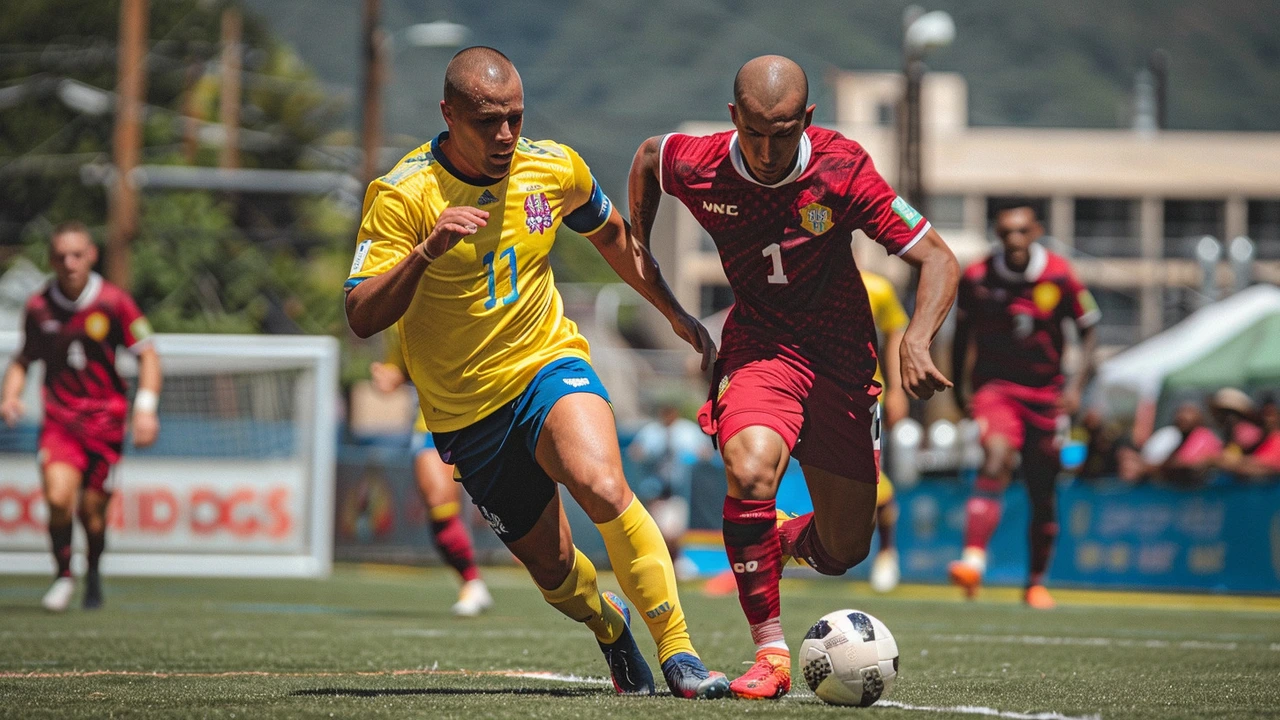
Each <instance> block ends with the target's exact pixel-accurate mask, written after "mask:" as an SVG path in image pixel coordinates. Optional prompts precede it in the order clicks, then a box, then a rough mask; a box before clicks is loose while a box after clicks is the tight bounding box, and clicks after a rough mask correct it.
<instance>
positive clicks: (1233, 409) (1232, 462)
mask: <svg viewBox="0 0 1280 720" xmlns="http://www.w3.org/2000/svg"><path fill="white" fill-rule="evenodd" d="M1210 408H1211V410H1212V411H1213V414H1214V418H1215V419H1217V420H1218V422H1219V423H1220V424H1221V425H1222V427H1223V430H1224V432H1225V435H1226V438H1227V446H1226V448H1225V449H1224V450H1223V451H1222V453H1221V455H1219V457H1218V458H1217V459H1216V461H1215V463H1214V464H1215V465H1216V466H1217V467H1218V468H1219V469H1221V470H1224V471H1226V472H1229V473H1231V474H1233V475H1236V476H1238V477H1241V478H1265V477H1270V476H1280V422H1278V418H1277V412H1276V407H1275V401H1274V399H1270V398H1269V399H1268V401H1267V403H1266V404H1265V406H1264V412H1262V413H1259V412H1258V410H1257V408H1256V406H1255V405H1254V403H1253V400H1251V399H1250V398H1249V396H1248V395H1246V394H1244V393H1243V392H1241V391H1240V390H1237V389H1235V388H1223V389H1221V390H1219V391H1218V392H1216V393H1214V395H1213V400H1212V401H1211V402H1210ZM1260 417H1261V419H1260Z"/></svg>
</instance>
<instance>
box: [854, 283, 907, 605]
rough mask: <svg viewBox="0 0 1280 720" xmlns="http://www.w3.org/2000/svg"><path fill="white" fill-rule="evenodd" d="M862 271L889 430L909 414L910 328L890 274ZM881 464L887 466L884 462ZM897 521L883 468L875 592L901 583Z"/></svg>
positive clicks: (873, 567)
mask: <svg viewBox="0 0 1280 720" xmlns="http://www.w3.org/2000/svg"><path fill="white" fill-rule="evenodd" d="M861 272H862V284H863V285H865V286H866V288H867V299H868V300H869V301H870V302H871V315H872V317H873V318H875V321H876V331H877V334H878V335H879V341H880V355H879V356H880V361H881V362H880V366H878V367H876V375H875V380H876V382H878V383H880V384H881V385H883V386H884V389H885V391H884V392H883V393H881V394H880V403H881V405H883V407H884V420H885V430H886V431H888V430H891V429H893V426H894V424H895V423H897V422H898V421H899V420H901V419H902V418H904V417H906V416H907V412H908V410H909V409H910V406H909V404H908V401H907V393H906V391H904V390H903V389H902V380H901V378H902V372H901V366H900V361H901V356H900V355H899V354H898V352H899V351H898V348H899V346H900V345H902V335H903V333H904V332H905V331H906V329H907V322H908V318H907V312H906V311H905V310H903V309H902V303H901V302H899V301H898V294H897V293H896V292H894V289H893V283H891V282H889V279H888V278H886V277H884V276H883V275H877V274H875V273H873V272H867V271H866V270H862V271H861ZM882 452H883V451H882ZM881 467H884V464H883V462H882V463H881ZM897 524H898V502H897V501H896V500H894V497H893V483H891V482H890V481H889V476H887V475H885V474H884V471H883V470H881V471H880V483H879V484H878V485H877V486H876V531H877V532H878V533H879V534H880V550H879V551H878V552H877V553H876V557H875V560H873V561H872V563H871V589H873V590H875V591H876V592H889V591H890V590H893V589H894V588H895V587H897V586H898V579H899V577H900V576H901V571H900V570H899V567H898V550H897V547H896V546H895V545H894V537H893V535H894V530H895V529H896V527H897Z"/></svg>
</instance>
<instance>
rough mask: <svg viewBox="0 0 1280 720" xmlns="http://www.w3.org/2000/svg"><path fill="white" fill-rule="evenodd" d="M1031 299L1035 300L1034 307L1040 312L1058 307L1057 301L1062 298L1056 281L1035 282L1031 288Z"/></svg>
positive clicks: (1050, 310)
mask: <svg viewBox="0 0 1280 720" xmlns="http://www.w3.org/2000/svg"><path fill="white" fill-rule="evenodd" d="M1031 300H1032V301H1033V302H1035V304H1036V309H1037V310H1039V311H1040V312H1043V313H1047V312H1052V311H1053V309H1054V308H1056V307H1058V301H1060V300H1062V289H1061V288H1059V287H1058V284H1057V283H1051V282H1042V283H1037V284H1036V286H1035V287H1034V288H1032V290H1031Z"/></svg>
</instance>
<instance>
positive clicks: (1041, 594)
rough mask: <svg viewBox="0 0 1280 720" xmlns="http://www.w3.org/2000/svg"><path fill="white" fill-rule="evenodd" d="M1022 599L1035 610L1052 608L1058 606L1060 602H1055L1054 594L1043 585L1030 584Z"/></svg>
mask: <svg viewBox="0 0 1280 720" xmlns="http://www.w3.org/2000/svg"><path fill="white" fill-rule="evenodd" d="M1022 601H1023V602H1025V603H1026V604H1027V607H1029V608H1031V609H1033V610H1052V609H1054V608H1056V607H1058V603H1056V602H1054V600H1053V596H1052V595H1050V594H1049V591H1048V589H1046V588H1045V586H1043V585H1031V586H1029V587H1028V588H1027V591H1026V593H1025V594H1024V595H1023V596H1022Z"/></svg>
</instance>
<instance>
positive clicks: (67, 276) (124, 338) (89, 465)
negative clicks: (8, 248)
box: [0, 222, 160, 612]
mask: <svg viewBox="0 0 1280 720" xmlns="http://www.w3.org/2000/svg"><path fill="white" fill-rule="evenodd" d="M49 259H50V262H51V263H52V265H53V271H54V279H53V280H52V281H51V282H50V283H49V284H48V286H47V287H45V288H44V289H43V290H41V291H40V292H38V293H36V294H35V295H33V296H31V299H30V300H28V301H27V307H26V318H25V320H24V323H23V327H24V330H25V333H26V338H25V342H24V344H23V346H22V349H21V350H20V351H19V352H18V354H17V355H15V356H14V358H13V360H12V361H11V362H10V363H9V368H8V370H7V371H6V372H5V375H4V384H3V399H2V400H0V414H2V415H3V416H4V420H5V422H6V423H8V425H9V426H10V427H13V426H14V425H15V424H16V423H17V422H18V420H19V419H20V418H21V417H22V413H23V407H22V397H21V396H22V387H23V385H24V384H25V383H26V379H27V366H29V365H30V364H31V363H32V362H33V361H35V360H43V361H44V364H45V374H44V414H45V417H44V426H43V427H42V428H41V430H40V451H39V456H38V457H39V462H40V472H41V480H42V482H43V485H44V497H45V500H46V501H47V502H48V503H49V537H50V538H51V539H52V540H53V557H54V561H55V562H56V563H57V567H58V575H57V578H56V579H55V580H54V583H53V586H52V587H51V588H49V591H48V592H47V593H46V594H45V596H44V601H43V604H44V606H45V608H47V609H48V610H52V611H55V612H61V611H62V610H65V609H66V608H67V606H68V605H69V604H70V603H71V595H72V593H73V592H75V581H74V580H73V579H72V577H71V523H72V511H73V509H74V510H76V511H77V514H78V515H79V518H80V523H81V525H82V526H83V527H84V531H85V536H86V538H87V540H88V545H89V548H88V549H89V553H88V555H89V557H88V560H89V571H88V573H87V574H86V575H85V594H84V607H85V608H87V609H93V608H98V607H101V605H102V582H101V580H100V578H99V575H98V561H99V560H100V559H101V557H102V551H103V548H104V547H105V545H106V533H107V504H108V502H109V501H110V500H111V493H112V491H113V490H114V489H115V487H114V486H115V483H114V477H113V472H112V467H113V466H114V465H115V464H116V463H117V462H119V460H120V452H121V449H122V446H123V444H124V435H125V415H126V413H127V411H128V409H129V401H128V400H127V399H126V397H125V392H126V389H127V388H126V387H125V383H124V380H122V379H121V378H120V376H119V375H118V374H117V373H116V347H117V346H119V345H124V346H125V347H127V348H129V350H130V351H132V352H133V353H134V354H136V355H137V356H138V393H137V395H136V397H135V398H134V402H133V444H134V445H135V446H137V447H146V446H148V445H150V444H152V443H154V442H155V440H156V435H157V434H158V433H159V432H160V421H159V419H158V418H157V416H156V408H157V406H158V405H159V401H160V395H159V393H160V356H159V355H158V354H157V353H156V350H155V348H154V347H153V344H152V342H151V326H150V325H149V324H148V323H147V319H146V317H144V316H143V315H142V313H141V312H140V311H139V310H138V306H137V304H136V303H134V301H133V298H131V297H129V294H128V293H127V292H125V291H124V290H121V289H120V288H118V287H116V286H115V285H112V284H111V283H109V282H107V281H105V280H103V279H102V276H100V275H98V274H97V273H95V272H93V266H94V263H96V262H97V260H98V249H97V247H96V246H95V245H94V244H93V239H92V238H90V236H89V231H88V230H87V229H86V228H85V226H84V225H82V224H80V223H78V222H69V223H64V224H62V225H59V226H58V227H57V228H56V229H55V230H54V231H53V236H52V237H51V238H50V241H49ZM77 493H79V496H80V497H79V504H78V505H77V503H76V494H77Z"/></svg>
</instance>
